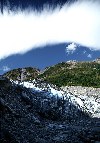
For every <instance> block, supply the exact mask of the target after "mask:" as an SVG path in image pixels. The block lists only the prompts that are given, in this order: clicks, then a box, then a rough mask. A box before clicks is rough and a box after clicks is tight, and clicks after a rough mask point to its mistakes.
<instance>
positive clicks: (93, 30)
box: [0, 0, 100, 59]
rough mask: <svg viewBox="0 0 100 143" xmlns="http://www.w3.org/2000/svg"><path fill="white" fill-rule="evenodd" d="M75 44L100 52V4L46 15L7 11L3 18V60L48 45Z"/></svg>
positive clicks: (67, 7)
mask: <svg viewBox="0 0 100 143" xmlns="http://www.w3.org/2000/svg"><path fill="white" fill-rule="evenodd" d="M63 42H64V43H65V42H75V43H78V44H81V45H84V46H87V47H89V48H90V49H92V50H100V3H99V2H98V1H96V2H95V1H93V0H92V1H78V2H75V3H73V4H71V5H68V4H65V5H64V6H63V7H62V8H59V6H58V7H57V8H56V9H54V10H52V8H51V9H50V8H47V7H46V6H45V7H44V9H43V11H42V12H36V11H32V10H31V11H30V12H29V11H24V12H22V11H20V10H19V11H18V12H17V13H13V12H10V13H8V12H7V11H6V10H5V11H4V14H3V15H2V14H1V15H0V59H3V58H6V57H7V56H10V55H12V54H18V53H19V54H23V53H25V52H27V51H29V50H31V49H35V48H38V47H41V46H45V45H46V44H56V43H63Z"/></svg>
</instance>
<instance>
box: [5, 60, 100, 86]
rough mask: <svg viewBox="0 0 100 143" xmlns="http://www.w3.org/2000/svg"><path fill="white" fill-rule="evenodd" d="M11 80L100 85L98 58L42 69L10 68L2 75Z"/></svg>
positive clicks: (63, 84)
mask: <svg viewBox="0 0 100 143" xmlns="http://www.w3.org/2000/svg"><path fill="white" fill-rule="evenodd" d="M3 76H4V77H7V78H9V79H12V80H19V81H27V80H28V81H32V80H34V79H40V80H41V81H44V82H48V83H51V84H54V85H57V86H58V87H61V86H87V87H91V86H92V87H98V88H99V87H100V58H98V59H96V60H94V61H91V62H77V61H67V62H61V63H58V64H56V65H53V66H51V67H47V68H45V69H44V70H43V71H41V70H39V69H36V68H34V67H25V68H19V69H14V70H11V71H9V72H7V73H5V74H4V75H3Z"/></svg>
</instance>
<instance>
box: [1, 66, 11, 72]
mask: <svg viewBox="0 0 100 143" xmlns="http://www.w3.org/2000/svg"><path fill="white" fill-rule="evenodd" d="M0 70H1V71H3V72H7V71H9V70H10V68H9V67H8V66H3V67H2V68H0Z"/></svg>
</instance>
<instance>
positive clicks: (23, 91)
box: [0, 78, 100, 143]
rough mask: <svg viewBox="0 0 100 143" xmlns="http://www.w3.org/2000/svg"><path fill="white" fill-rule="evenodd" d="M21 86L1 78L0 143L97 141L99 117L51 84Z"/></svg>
mask: <svg viewBox="0 0 100 143" xmlns="http://www.w3.org/2000/svg"><path fill="white" fill-rule="evenodd" d="M6 83H7V84H6ZM27 84H28V83H27ZM38 84H39V83H38ZM25 85H26V84H25V83H24V86H25ZM29 85H31V84H29ZM24 86H23V84H22V85H19V84H15V83H14V82H10V81H9V80H8V79H6V78H0V115H1V118H0V121H1V128H0V143H78V142H79V143H96V142H100V118H96V117H95V118H92V117H91V116H89V114H88V113H86V112H84V111H82V110H81V108H80V107H78V106H76V104H75V103H74V102H71V101H70V100H72V98H70V99H69V100H68V98H65V96H62V95H61V94H62V92H61V91H58V90H55V89H54V88H53V87H51V86H49V87H48V88H47V89H45V88H44V89H43V88H42V90H41V88H40V87H41V85H40V87H34V88H30V89H29V88H26V87H24ZM42 86H43V85H42ZM30 87H32V85H31V86H30ZM48 89H49V90H50V89H51V91H49V90H48ZM57 94H58V95H59V96H57ZM67 97H69V96H67ZM73 101H74V100H73Z"/></svg>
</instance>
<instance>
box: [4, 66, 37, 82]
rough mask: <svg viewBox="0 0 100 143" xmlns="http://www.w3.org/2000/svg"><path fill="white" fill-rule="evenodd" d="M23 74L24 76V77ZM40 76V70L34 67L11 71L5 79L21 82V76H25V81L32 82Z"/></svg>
mask: <svg viewBox="0 0 100 143" xmlns="http://www.w3.org/2000/svg"><path fill="white" fill-rule="evenodd" d="M22 74H23V75H22ZM38 74H39V70H38V69H36V68H32V67H27V68H18V69H14V70H11V71H9V72H7V73H6V74H4V76H5V77H7V78H9V79H12V80H19V81H20V80H21V75H22V76H23V81H27V80H32V79H34V78H36V77H37V76H38Z"/></svg>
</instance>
